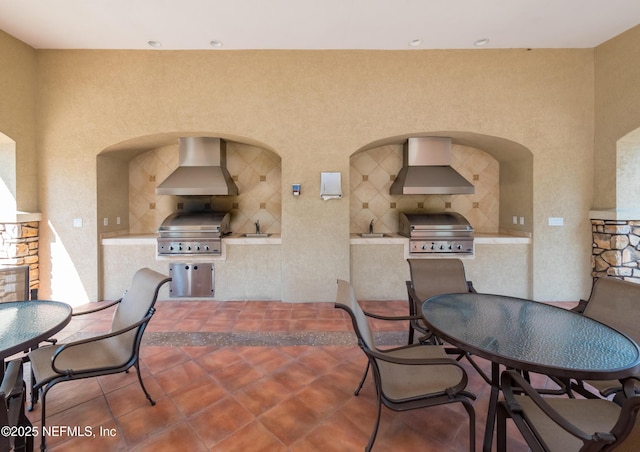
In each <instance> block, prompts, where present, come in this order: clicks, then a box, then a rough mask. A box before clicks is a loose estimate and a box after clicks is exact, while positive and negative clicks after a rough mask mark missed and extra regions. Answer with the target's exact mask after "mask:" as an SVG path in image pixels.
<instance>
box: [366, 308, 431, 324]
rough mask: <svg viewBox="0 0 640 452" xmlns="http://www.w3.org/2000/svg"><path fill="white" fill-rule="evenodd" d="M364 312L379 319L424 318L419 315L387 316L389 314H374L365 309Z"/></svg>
mask: <svg viewBox="0 0 640 452" xmlns="http://www.w3.org/2000/svg"><path fill="white" fill-rule="evenodd" d="M362 312H363V313H364V315H366V316H367V317H371V318H372V319H378V320H390V321H394V320H419V319H421V318H422V317H421V316H419V315H400V316H387V315H380V314H374V313H372V312H368V311H364V310H363V311H362Z"/></svg>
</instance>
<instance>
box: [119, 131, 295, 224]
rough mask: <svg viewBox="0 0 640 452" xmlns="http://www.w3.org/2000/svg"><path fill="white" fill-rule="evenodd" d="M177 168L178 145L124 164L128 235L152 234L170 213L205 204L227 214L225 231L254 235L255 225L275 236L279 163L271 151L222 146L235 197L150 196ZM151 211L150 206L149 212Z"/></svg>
mask: <svg viewBox="0 0 640 452" xmlns="http://www.w3.org/2000/svg"><path fill="white" fill-rule="evenodd" d="M177 166H178V145H177V144H176V145H174V146H166V147H163V148H159V149H153V150H151V151H148V152H145V153H143V154H141V155H139V156H137V157H136V158H134V159H133V160H132V161H131V163H130V164H129V231H130V232H131V233H132V234H149V233H155V232H156V231H157V230H158V227H159V226H160V224H161V223H162V221H163V220H164V219H165V218H166V217H167V216H168V215H169V214H171V213H172V212H174V211H175V210H178V209H181V208H189V207H190V206H194V205H197V206H202V205H205V204H210V205H211V207H212V208H214V209H216V210H218V209H219V210H223V211H228V210H229V211H231V230H232V231H233V232H236V233H241V234H242V233H247V232H254V230H255V226H254V224H255V222H256V220H260V228H261V230H262V231H263V232H267V233H271V234H278V233H280V230H281V228H280V222H281V217H282V213H281V210H282V209H281V200H280V197H281V164H280V157H278V156H277V155H275V154H274V153H273V152H270V151H267V150H265V149H261V148H258V147H255V146H249V145H245V144H240V143H235V142H227V169H228V170H229V173H230V174H231V176H232V178H233V180H234V181H235V182H236V185H237V186H238V191H239V195H238V196H230V197H227V196H199V197H188V198H187V197H179V196H167V195H156V194H155V189H156V185H157V184H158V183H159V182H161V181H163V180H164V179H165V178H166V177H167V176H168V175H169V174H171V172H172V171H173V170H174V169H175V168H176V167H177ZM152 206H153V207H152Z"/></svg>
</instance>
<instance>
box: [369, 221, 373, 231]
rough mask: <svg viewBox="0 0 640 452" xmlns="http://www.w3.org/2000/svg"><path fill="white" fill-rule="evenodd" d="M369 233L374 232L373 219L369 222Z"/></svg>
mask: <svg viewBox="0 0 640 452" xmlns="http://www.w3.org/2000/svg"><path fill="white" fill-rule="evenodd" d="M369 234H373V220H371V223H369Z"/></svg>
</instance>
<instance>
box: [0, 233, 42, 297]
mask: <svg viewBox="0 0 640 452" xmlns="http://www.w3.org/2000/svg"><path fill="white" fill-rule="evenodd" d="M39 225H40V223H39V222H37V221H29V222H24V223H0V266H16V265H28V266H29V289H30V290H34V289H36V290H37V289H38V288H39V286H40V267H39V263H38V246H39Z"/></svg>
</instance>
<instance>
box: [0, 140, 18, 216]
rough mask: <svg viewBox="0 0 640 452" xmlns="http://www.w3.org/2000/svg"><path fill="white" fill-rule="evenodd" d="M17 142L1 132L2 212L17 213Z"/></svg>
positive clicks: (0, 181) (7, 213)
mask: <svg viewBox="0 0 640 452" xmlns="http://www.w3.org/2000/svg"><path fill="white" fill-rule="evenodd" d="M16 207H17V201H16V142H15V141H14V140H12V139H11V138H9V137H8V136H7V135H5V134H4V133H2V132H0V212H2V213H3V215H12V216H13V215H15V213H16Z"/></svg>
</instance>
